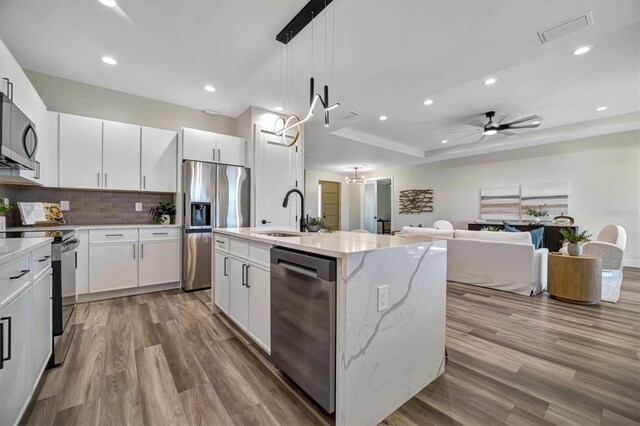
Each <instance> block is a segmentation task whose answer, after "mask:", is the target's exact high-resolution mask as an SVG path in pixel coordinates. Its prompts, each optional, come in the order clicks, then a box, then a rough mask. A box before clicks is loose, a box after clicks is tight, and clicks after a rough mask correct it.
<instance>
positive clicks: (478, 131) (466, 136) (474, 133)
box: [454, 130, 482, 141]
mask: <svg viewBox="0 0 640 426" xmlns="http://www.w3.org/2000/svg"><path fill="white" fill-rule="evenodd" d="M478 133H482V130H476V131H475V132H473V133H470V134H468V135H464V136H460V137H459V138H455V139H454V141H457V140H460V139H464V138H468V137H469V136H473V135H476V134H478Z"/></svg>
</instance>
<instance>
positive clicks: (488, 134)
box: [482, 129, 498, 136]
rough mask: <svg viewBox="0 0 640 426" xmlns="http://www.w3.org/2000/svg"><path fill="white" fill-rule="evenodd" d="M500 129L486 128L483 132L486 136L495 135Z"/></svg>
mask: <svg viewBox="0 0 640 426" xmlns="http://www.w3.org/2000/svg"><path fill="white" fill-rule="evenodd" d="M497 133H498V131H497V130H496V129H489V130H485V131H484V132H482V134H483V135H485V136H493V135H495V134H497Z"/></svg>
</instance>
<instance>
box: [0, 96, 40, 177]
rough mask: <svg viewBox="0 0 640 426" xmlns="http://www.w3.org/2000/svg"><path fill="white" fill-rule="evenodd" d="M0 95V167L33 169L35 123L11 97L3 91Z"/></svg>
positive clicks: (36, 138)
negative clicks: (0, 100)
mask: <svg viewBox="0 0 640 426" xmlns="http://www.w3.org/2000/svg"><path fill="white" fill-rule="evenodd" d="M0 96H2V102H0V116H1V117H2V119H1V120H0V138H1V140H0V142H1V143H0V167H5V168H12V169H29V170H34V169H35V168H36V151H37V150H38V134H37V133H36V125H35V124H34V123H33V122H32V121H31V120H29V118H28V117H27V116H26V115H25V114H24V113H23V112H22V111H20V108H18V107H17V106H16V105H15V104H14V103H13V101H12V100H11V98H9V97H8V96H7V95H5V94H4V93H1V94H0Z"/></svg>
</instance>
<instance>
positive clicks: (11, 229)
mask: <svg viewBox="0 0 640 426" xmlns="http://www.w3.org/2000/svg"><path fill="white" fill-rule="evenodd" d="M181 227H182V225H176V224H171V225H154V224H152V223H149V224H140V225H132V224H126V225H125V224H122V225H58V226H12V227H9V228H7V231H9V232H22V231H63V230H67V229H75V230H82V229H137V228H181Z"/></svg>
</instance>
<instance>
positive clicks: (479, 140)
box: [476, 135, 487, 142]
mask: <svg viewBox="0 0 640 426" xmlns="http://www.w3.org/2000/svg"><path fill="white" fill-rule="evenodd" d="M486 138H487V135H482V136H480V139H478V140H477V141H476V142H482V141H483V140H485V139H486Z"/></svg>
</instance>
